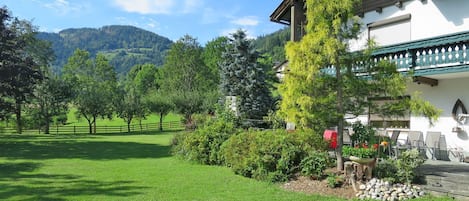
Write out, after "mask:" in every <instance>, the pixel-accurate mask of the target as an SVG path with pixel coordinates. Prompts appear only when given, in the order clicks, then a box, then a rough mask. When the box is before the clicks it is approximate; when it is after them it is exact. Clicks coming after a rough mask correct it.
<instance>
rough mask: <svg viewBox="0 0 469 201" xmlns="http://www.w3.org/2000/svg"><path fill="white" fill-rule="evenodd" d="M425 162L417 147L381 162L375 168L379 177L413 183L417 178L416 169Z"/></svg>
mask: <svg viewBox="0 0 469 201" xmlns="http://www.w3.org/2000/svg"><path fill="white" fill-rule="evenodd" d="M424 162H425V160H424V159H423V157H422V156H421V155H420V154H419V152H418V150H417V149H412V150H407V151H404V152H402V153H401V154H400V155H399V157H398V158H397V159H387V160H383V161H381V162H379V163H378V164H377V166H376V167H375V168H374V170H373V171H374V173H375V175H376V176H377V177H378V178H381V179H384V180H387V181H389V182H393V183H394V182H399V183H412V182H413V181H414V180H415V179H416V178H417V176H418V175H417V173H416V169H417V168H418V167H419V166H420V165H422V164H423V163H424Z"/></svg>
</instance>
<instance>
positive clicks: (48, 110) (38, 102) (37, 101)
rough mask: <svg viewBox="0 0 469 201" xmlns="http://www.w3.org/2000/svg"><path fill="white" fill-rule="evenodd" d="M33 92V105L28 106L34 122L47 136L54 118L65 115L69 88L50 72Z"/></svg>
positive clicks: (69, 95) (69, 98) (70, 92)
mask: <svg viewBox="0 0 469 201" xmlns="http://www.w3.org/2000/svg"><path fill="white" fill-rule="evenodd" d="M45 75H46V78H45V79H44V80H43V81H42V82H41V83H40V84H39V85H38V86H37V87H36V89H35V91H34V99H33V104H30V107H31V108H30V109H31V111H32V114H33V115H32V116H33V118H34V121H36V122H37V124H38V125H39V126H40V127H41V128H42V129H44V133H46V134H49V128H50V123H51V122H52V120H53V118H54V117H55V116H59V115H66V114H67V111H68V104H69V103H70V101H71V97H72V90H71V88H72V87H71V86H70V85H69V84H68V83H66V82H65V81H63V80H62V79H61V78H60V77H59V76H57V75H54V74H53V73H52V72H51V70H49V71H47V72H46V73H45Z"/></svg>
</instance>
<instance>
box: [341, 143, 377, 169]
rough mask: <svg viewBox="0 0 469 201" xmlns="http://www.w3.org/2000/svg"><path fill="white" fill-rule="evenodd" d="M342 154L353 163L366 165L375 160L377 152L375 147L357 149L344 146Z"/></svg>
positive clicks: (359, 147) (357, 147) (358, 147)
mask: <svg viewBox="0 0 469 201" xmlns="http://www.w3.org/2000/svg"><path fill="white" fill-rule="evenodd" d="M342 154H343V155H344V156H345V157H348V158H349V159H350V160H352V161H355V162H357V163H362V164H366V163H371V162H372V161H374V160H375V157H376V154H377V151H376V149H375V147H372V148H370V147H368V146H366V145H362V146H355V147H349V146H344V147H342Z"/></svg>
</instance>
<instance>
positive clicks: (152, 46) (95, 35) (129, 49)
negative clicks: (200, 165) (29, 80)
mask: <svg viewBox="0 0 469 201" xmlns="http://www.w3.org/2000/svg"><path fill="white" fill-rule="evenodd" d="M37 37H38V38H40V39H44V40H48V41H50V42H52V49H53V50H54V53H55V56H56V60H55V61H54V62H53V67H54V70H55V71H60V69H61V68H62V67H63V66H64V64H65V63H66V62H67V59H68V57H70V56H71V55H72V54H73V52H74V51H75V50H76V49H77V48H80V49H82V50H86V51H88V52H90V54H91V56H92V57H95V56H96V54H97V53H103V54H104V55H105V56H106V58H108V59H109V60H110V64H111V65H112V66H114V67H115V69H116V72H117V73H119V74H123V73H124V74H125V73H126V72H128V71H129V70H130V68H131V67H132V66H134V65H136V64H144V63H151V64H155V65H156V66H160V65H162V64H163V61H164V55H165V53H166V51H167V50H168V49H169V48H170V46H171V44H172V41H171V40H169V39H168V38H165V37H162V36H159V35H157V34H155V33H153V32H150V31H146V30H143V29H140V28H136V27H133V26H120V25H112V26H105V27H102V28H99V29H94V28H80V29H65V30H62V31H60V32H59V33H45V32H41V33H39V34H38V36H37Z"/></svg>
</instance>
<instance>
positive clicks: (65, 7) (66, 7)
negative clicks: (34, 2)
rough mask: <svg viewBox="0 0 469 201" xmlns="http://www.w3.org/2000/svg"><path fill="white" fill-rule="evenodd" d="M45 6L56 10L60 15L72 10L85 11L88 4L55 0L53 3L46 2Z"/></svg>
mask: <svg viewBox="0 0 469 201" xmlns="http://www.w3.org/2000/svg"><path fill="white" fill-rule="evenodd" d="M43 5H44V7H46V8H49V9H52V10H54V11H55V12H57V13H59V14H60V15H65V14H68V13H71V12H79V11H83V10H84V8H85V7H86V6H84V5H80V4H76V3H70V2H69V1H67V0H54V1H53V2H51V3H44V4H43Z"/></svg>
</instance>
